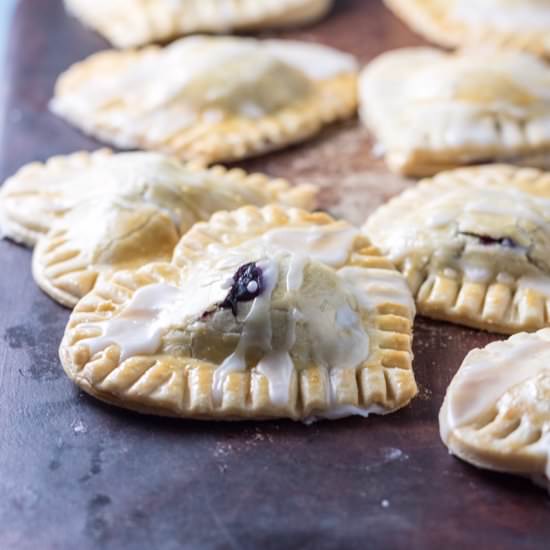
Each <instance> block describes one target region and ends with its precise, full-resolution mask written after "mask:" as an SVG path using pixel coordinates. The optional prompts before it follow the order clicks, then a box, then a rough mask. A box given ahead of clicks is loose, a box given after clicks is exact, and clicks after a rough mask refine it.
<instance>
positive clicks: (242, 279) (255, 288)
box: [220, 263, 264, 316]
mask: <svg viewBox="0 0 550 550" xmlns="http://www.w3.org/2000/svg"><path fill="white" fill-rule="evenodd" d="M263 287H264V282H263V277H262V270H261V269H260V268H259V267H258V266H257V265H256V264H255V263H250V264H245V265H243V266H241V267H239V269H238V270H237V273H235V275H233V285H232V287H231V289H230V290H229V294H228V295H227V297H226V298H225V300H224V301H223V302H222V303H221V304H220V308H223V309H231V311H232V312H233V315H235V316H236V315H237V306H238V304H239V302H250V301H251V300H254V298H256V297H258V296H259V295H260V294H261V293H262V291H263Z"/></svg>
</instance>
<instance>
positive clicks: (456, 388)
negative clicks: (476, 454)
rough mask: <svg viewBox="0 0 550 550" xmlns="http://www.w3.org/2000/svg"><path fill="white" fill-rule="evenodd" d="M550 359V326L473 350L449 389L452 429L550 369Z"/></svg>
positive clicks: (449, 425) (472, 418) (469, 421)
mask: <svg viewBox="0 0 550 550" xmlns="http://www.w3.org/2000/svg"><path fill="white" fill-rule="evenodd" d="M549 358H550V330H548V329H543V330H541V331H539V332H537V333H534V334H525V333H524V334H520V335H516V336H514V337H512V338H511V339H509V340H506V341H504V342H494V343H492V344H489V345H488V346H487V347H486V348H485V349H476V350H473V351H471V352H470V353H469V354H468V355H467V356H466V359H465V360H464V363H463V365H462V366H461V367H460V369H459V371H458V373H457V374H456V376H455V378H454V380H453V381H452V383H451V385H450V387H449V390H448V392H447V427H448V429H449V430H454V429H457V428H460V427H462V426H465V425H467V424H469V423H471V422H475V420H476V419H477V418H479V417H480V416H481V415H483V414H484V413H485V412H487V411H489V410H490V409H491V407H493V406H494V405H495V403H497V401H498V400H499V399H500V398H501V397H502V396H503V395H504V394H505V393H506V392H507V391H508V390H510V389H511V388H513V387H514V386H516V385H517V384H520V383H521V382H524V381H525V380H528V379H529V378H532V377H534V376H536V375H537V374H538V373H539V372H541V371H542V370H545V369H548V368H550V367H549V362H548V360H549ZM444 435H445V434H444ZM446 437H447V436H446V435H445V438H446Z"/></svg>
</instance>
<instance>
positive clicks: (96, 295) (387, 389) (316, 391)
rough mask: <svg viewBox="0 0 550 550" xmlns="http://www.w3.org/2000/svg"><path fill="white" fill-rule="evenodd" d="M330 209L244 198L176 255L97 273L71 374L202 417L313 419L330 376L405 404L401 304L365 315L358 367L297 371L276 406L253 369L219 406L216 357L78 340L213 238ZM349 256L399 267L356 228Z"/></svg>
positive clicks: (146, 404)
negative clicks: (363, 353)
mask: <svg viewBox="0 0 550 550" xmlns="http://www.w3.org/2000/svg"><path fill="white" fill-rule="evenodd" d="M331 223H334V220H333V219H332V218H330V217H329V216H328V215H325V214H322V213H314V214H310V213H306V212H304V211H299V210H294V209H291V210H287V209H283V208H280V207H277V206H268V207H265V208H263V209H258V208H254V207H244V208H242V209H240V210H237V211H234V212H232V213H224V212H222V213H218V214H215V215H214V216H213V217H212V218H211V220H210V222H209V223H201V224H197V225H196V226H195V227H194V228H193V229H192V230H191V231H190V232H189V233H187V234H186V235H185V236H184V237H183V239H182V241H181V242H180V245H179V246H178V249H177V251H176V253H175V255H174V259H173V262H172V264H158V263H157V264H150V265H148V266H145V267H144V268H142V269H139V270H137V271H123V272H118V273H117V274H115V275H114V276H113V277H112V278H111V279H106V278H100V280H99V281H98V283H97V285H96V287H95V289H94V290H93V291H92V292H91V293H90V294H88V295H87V296H86V297H85V298H84V299H82V300H81V301H80V302H79V304H78V305H77V307H76V308H75V310H74V312H73V315H72V317H71V319H70V321H69V324H68V327H67V331H66V333H65V337H64V339H63V342H62V344H61V348H60V357H61V361H62V363H63V367H64V369H65V371H66V373H67V375H68V376H69V377H70V378H71V379H72V380H73V381H75V382H76V383H77V384H78V385H79V386H80V387H81V388H82V389H83V390H84V391H86V392H88V393H90V394H92V395H94V396H95V397H97V398H99V399H101V400H103V401H107V402H109V403H112V404H115V405H119V406H122V407H126V408H130V409H133V410H136V411H139V412H142V413H150V414H159V415H166V416H178V417H190V418H196V419H220V420H236V419H244V418H252V419H267V418H275V417H288V418H292V419H307V418H311V417H315V416H316V414H318V413H322V412H323V411H324V410H325V409H326V408H327V407H328V406H329V402H328V401H327V394H328V392H327V390H328V389H329V388H328V385H329V384H330V385H331V387H332V391H333V395H334V399H335V401H336V403H337V404H338V405H340V406H342V407H344V406H352V407H361V408H362V409H367V408H368V409H369V410H371V411H372V412H376V413H379V414H385V413H389V412H392V411H394V410H396V409H399V408H401V407H403V406H405V405H406V404H407V403H408V402H409V401H410V400H411V399H412V398H413V397H414V395H415V394H416V392H417V387H416V383H415V379H414V374H413V371H412V351H411V342H412V322H413V315H414V313H413V312H412V311H411V310H410V309H409V308H408V307H406V306H404V305H402V304H397V303H390V302H388V303H382V304H380V305H378V306H377V308H376V311H375V314H373V313H372V312H369V315H368V316H363V317H362V321H363V323H364V328H365V329H366V331H367V334H368V336H369V341H370V349H371V352H370V354H369V358H368V359H367V361H366V362H365V363H364V365H363V366H362V368H360V369H357V370H356V369H349V370H343V371H340V372H339V373H334V375H333V376H330V374H329V373H328V372H327V369H326V368H323V367H320V366H317V365H312V366H311V367H309V368H305V369H303V370H299V371H295V374H294V375H293V381H292V384H291V391H290V395H291V396H292V398H291V401H290V402H289V403H288V404H287V405H286V406H284V407H281V406H275V405H274V404H273V403H272V402H271V401H270V397H269V387H268V380H267V378H265V377H264V376H263V375H261V374H259V373H258V372H256V371H255V369H251V370H248V371H246V372H239V373H232V374H230V375H229V376H228V378H227V380H226V382H225V384H224V388H223V399H222V400H221V405H215V404H214V403H213V397H212V381H213V372H214V369H215V368H216V366H217V365H214V364H212V363H208V362H204V361H200V360H197V359H191V358H185V357H172V356H170V355H155V356H149V357H145V356H141V357H131V358H129V359H127V360H125V361H124V362H123V363H122V364H120V363H119V355H120V354H119V348H118V346H116V345H112V346H109V347H108V348H107V349H106V350H105V351H103V352H100V353H98V354H96V355H95V356H93V357H90V351H89V349H88V348H87V347H86V346H85V345H82V344H80V341H81V340H82V339H84V338H86V336H87V333H86V332H85V331H84V330H81V329H80V326H81V325H82V324H85V323H89V322H97V321H101V320H105V319H109V318H111V317H113V316H114V315H116V314H117V312H118V311H119V310H121V309H122V308H123V307H124V305H125V304H126V303H127V302H128V301H129V300H130V298H131V297H132V295H133V294H134V292H135V291H136V290H137V289H139V288H141V287H143V286H145V285H149V284H152V283H155V282H168V283H172V284H175V283H176V281H177V278H178V273H179V272H180V270H181V269H184V268H185V265H186V264H187V263H189V262H193V258H194V257H197V258H198V257H200V256H201V254H202V255H203V254H204V253H205V247H206V246H208V245H209V244H212V243H215V242H222V241H223V243H224V244H227V243H228V242H231V243H232V244H233V243H239V242H243V241H245V240H246V235H248V236H249V238H252V237H253V236H254V235H259V234H261V233H263V232H264V231H266V230H268V229H270V228H276V227H282V226H303V225H304V224H306V225H309V224H314V225H326V224H331ZM348 265H350V266H359V267H363V268H366V269H373V270H376V272H377V273H379V272H380V270H388V272H395V268H394V267H393V265H392V264H391V263H390V262H389V261H388V260H387V259H385V258H384V257H383V256H381V255H380V252H379V251H378V250H377V249H376V248H374V247H373V246H372V245H371V244H370V242H369V241H368V240H367V239H366V238H364V237H363V236H358V237H357V239H356V241H355V243H354V251H353V253H352V254H351V255H350V258H349V261H348Z"/></svg>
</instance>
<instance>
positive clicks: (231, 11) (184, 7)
mask: <svg viewBox="0 0 550 550" xmlns="http://www.w3.org/2000/svg"><path fill="white" fill-rule="evenodd" d="M332 4H333V1H332V0H238V1H235V0H116V1H113V0H94V1H93V2H90V1H89V0H65V5H66V7H67V10H68V11H69V12H70V13H72V14H74V15H75V16H76V17H77V18H78V19H80V20H81V21H82V22H83V23H84V24H85V25H88V26H90V27H91V28H93V29H94V30H96V31H97V32H99V33H100V34H102V35H103V36H104V37H105V38H106V39H107V40H109V41H110V42H112V43H113V44H114V45H115V46H116V47H119V48H129V47H132V46H142V45H145V44H148V43H150V42H157V41H165V40H169V39H171V38H175V37H178V36H181V35H184V34H192V33H196V32H217V33H223V32H229V31H231V30H253V29H264V28H280V27H292V26H298V25H304V24H306V23H312V22H314V21H316V20H318V19H321V17H323V16H324V15H326V14H327V13H328V11H329V10H330V8H331V7H332Z"/></svg>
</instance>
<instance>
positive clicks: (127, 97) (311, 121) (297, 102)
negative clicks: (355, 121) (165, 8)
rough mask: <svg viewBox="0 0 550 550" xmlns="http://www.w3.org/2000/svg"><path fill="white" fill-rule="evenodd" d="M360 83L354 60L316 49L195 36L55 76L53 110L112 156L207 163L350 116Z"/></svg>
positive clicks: (95, 59)
mask: <svg viewBox="0 0 550 550" xmlns="http://www.w3.org/2000/svg"><path fill="white" fill-rule="evenodd" d="M356 81H357V74H356V63H355V60H354V58H353V57H352V56H350V55H348V54H344V53H342V52H339V51H337V50H334V49H331V48H328V47H325V46H321V45H318V44H309V43H305V42H294V41H288V40H287V41H284V40H264V41H259V40H254V39H250V38H220V37H218V38H214V37H204V36H198V37H190V38H184V39H182V40H179V41H177V42H174V43H173V44H171V45H170V46H167V47H165V48H159V47H157V46H152V47H149V48H146V49H144V50H140V51H133V50H131V51H113V50H111V51H106V52H100V53H98V54H95V55H93V56H92V57H90V58H88V59H87V60H85V61H83V62H81V63H77V64H76V65H74V66H73V67H71V68H70V69H69V70H68V71H67V72H65V73H64V74H63V75H61V77H60V78H59V80H58V82H57V85H56V91H55V97H54V99H53V100H52V103H51V108H52V110H53V111H54V112H55V113H56V114H58V115H59V116H61V117H63V118H65V119H67V120H68V121H70V122H71V123H72V124H74V125H75V126H77V127H79V128H81V129H82V130H83V131H85V132H87V133H89V134H92V135H94V136H96V137H98V138H100V139H103V140H105V141H107V142H110V143H113V144H115V145H117V146H118V147H121V148H141V149H154V150H159V151H165V152H168V153H171V154H174V155H176V156H178V157H180V158H183V159H193V160H199V161H203V162H206V163H213V162H218V161H232V160H237V159H241V158H244V157H249V156H254V155H259V154H262V153H265V152H267V151H271V150H274V149H280V148H283V147H286V146H288V145H290V144H293V143H296V142H299V141H303V140H304V139H306V138H308V137H311V136H312V135H314V134H316V133H318V132H319V131H320V129H321V128H322V126H324V125H326V124H329V123H331V122H334V121H337V120H340V119H345V118H348V117H351V116H353V115H354V113H355V110H356V107H357V90H356Z"/></svg>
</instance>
